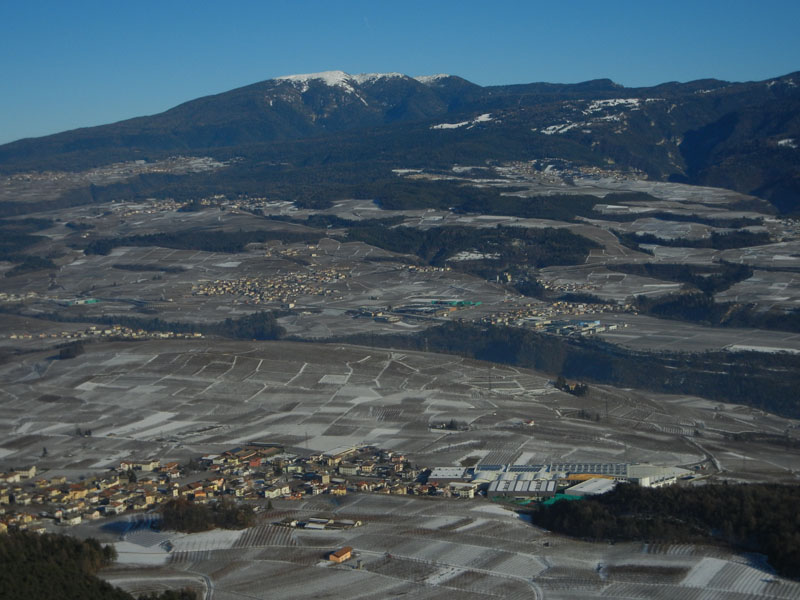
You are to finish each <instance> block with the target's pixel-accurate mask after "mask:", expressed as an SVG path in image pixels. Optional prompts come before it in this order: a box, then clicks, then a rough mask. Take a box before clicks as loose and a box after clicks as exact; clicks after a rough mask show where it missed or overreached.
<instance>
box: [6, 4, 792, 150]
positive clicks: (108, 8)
mask: <svg viewBox="0 0 800 600" xmlns="http://www.w3.org/2000/svg"><path fill="white" fill-rule="evenodd" d="M798 23H800V0H761V1H760V2H757V1H756V0H724V1H723V0H706V1H703V0H693V1H685V0H669V1H665V2H659V3H655V2H647V1H642V0H637V1H627V0H625V1H622V0H620V1H615V0H609V1H606V2H599V1H597V0H594V1H585V0H568V1H566V2H553V1H552V0H549V1H546V2H545V1H539V0H519V1H516V2H510V1H506V0H495V1H494V2H488V1H486V0H482V1H479V2H478V1H472V0H460V1H457V2H449V1H436V0H428V1H427V2H417V1H414V0H404V1H397V2H386V1H383V0H370V1H363V2H362V1H353V2H347V1H346V0H326V1H317V0H292V1H289V0H285V1H280V0H274V1H267V0H262V1H260V2H236V1H234V0H231V1H230V2H225V3H223V2H220V1H217V2H210V1H203V0H193V1H183V0H160V1H159V2H154V1H150V0H136V1H135V2H131V1H122V0H102V1H82V0H69V1H65V0H58V1H37V0H27V1H26V0H1V1H0V77H1V78H2V79H0V81H2V84H1V85H0V143H5V142H8V141H11V140H15V139H19V138H22V137H32V136H39V135H46V134H48V133H55V132H58V131H63V130H66V129H72V128H75V127H82V126H89V125H98V124H103V123H109V122H113V121H117V120H121V119H124V118H128V117H134V116H139V115H146V114H153V113H157V112H161V111H163V110H166V109H167V108H170V107H172V106H175V105H176V104H180V103H181V102H184V101H187V100H191V99H193V98H196V97H199V96H203V95H207V94H213V93H218V92H223V91H226V90H229V89H232V88H234V87H238V86H242V85H247V84H249V83H254V82H256V81H261V80H264V79H269V78H272V77H277V76H280V75H289V74H294V73H310V72H317V71H325V70H334V69H341V70H343V71H347V72H349V73H364V72H387V71H398V72H402V73H406V74H408V75H412V76H414V75H428V74H434V73H451V74H455V75H460V76H462V77H465V78H466V79H469V80H470V81H473V82H475V83H478V84H481V85H494V84H506V83H529V82H533V81H550V82H563V83H574V82H578V81H585V80H587V79H595V78H600V77H609V78H611V79H613V80H614V81H616V82H618V83H622V84H624V85H628V86H640V85H654V84H657V83H662V82H664V81H689V80H692V79H699V78H704V77H715V78H718V79H726V80H731V81H746V80H760V79H767V78H769V77H774V76H777V75H783V74H786V73H788V72H791V71H795V70H800V35H798Z"/></svg>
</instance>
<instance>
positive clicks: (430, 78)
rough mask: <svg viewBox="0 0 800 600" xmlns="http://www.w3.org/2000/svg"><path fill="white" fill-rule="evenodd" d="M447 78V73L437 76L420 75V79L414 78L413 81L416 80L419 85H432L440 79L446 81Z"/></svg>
mask: <svg viewBox="0 0 800 600" xmlns="http://www.w3.org/2000/svg"><path fill="white" fill-rule="evenodd" d="M448 77H451V76H450V75H448V74H447V73H439V74H438V75H422V76H420V77H414V79H416V80H417V81H419V82H420V83H424V84H425V85H430V84H432V83H436V82H437V81H439V80H441V79H447V78H448Z"/></svg>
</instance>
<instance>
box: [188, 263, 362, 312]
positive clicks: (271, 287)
mask: <svg viewBox="0 0 800 600" xmlns="http://www.w3.org/2000/svg"><path fill="white" fill-rule="evenodd" d="M347 276H348V273H347V272H346V271H345V270H343V269H340V268H336V267H329V268H324V269H311V270H309V271H302V272H300V271H296V272H293V273H287V274H284V275H275V276H273V277H267V278H264V277H242V278H239V279H217V280H215V281H211V282H205V283H201V284H198V285H195V286H193V287H192V294H193V295H195V296H222V295H232V296H238V297H239V298H242V299H243V301H244V302H245V303H247V304H265V303H271V302H283V303H290V302H293V301H294V299H296V298H298V297H300V296H329V295H331V294H333V290H332V289H330V288H329V287H327V286H329V285H330V284H332V283H335V282H337V281H340V280H342V279H345V278H347Z"/></svg>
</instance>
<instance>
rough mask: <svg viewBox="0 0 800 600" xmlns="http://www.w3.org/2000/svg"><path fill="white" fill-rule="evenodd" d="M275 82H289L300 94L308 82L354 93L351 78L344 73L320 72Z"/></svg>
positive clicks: (291, 76)
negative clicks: (320, 83) (319, 83)
mask: <svg viewBox="0 0 800 600" xmlns="http://www.w3.org/2000/svg"><path fill="white" fill-rule="evenodd" d="M275 80H276V81H289V82H291V83H292V84H294V85H295V86H296V87H299V88H300V90H301V91H302V92H305V91H307V90H308V85H309V82H311V81H322V82H323V83H324V84H325V85H328V86H331V87H342V88H345V89H346V90H347V91H349V92H353V91H355V90H354V89H353V85H352V83H351V81H352V77H350V75H348V74H347V73H345V72H344V71H322V72H320V73H305V74H303V75H284V76H283V77H276V78H275Z"/></svg>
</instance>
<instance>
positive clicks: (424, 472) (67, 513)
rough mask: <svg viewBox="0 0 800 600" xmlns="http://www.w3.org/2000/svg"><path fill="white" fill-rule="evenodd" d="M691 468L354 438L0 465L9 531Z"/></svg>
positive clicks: (526, 488)
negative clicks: (456, 452) (98, 467)
mask: <svg viewBox="0 0 800 600" xmlns="http://www.w3.org/2000/svg"><path fill="white" fill-rule="evenodd" d="M686 475H690V472H689V471H685V470H683V469H678V468H672V467H658V466H653V465H644V464H628V463H559V464H554V463H553V464H542V465H490V464H478V465H476V466H475V467H470V468H465V467H435V468H433V469H432V470H430V469H418V468H417V467H415V466H413V465H412V464H411V463H410V462H409V460H408V459H407V458H406V457H405V456H404V455H403V454H400V453H397V452H393V451H391V450H385V449H381V448H378V447H376V446H368V445H362V446H347V447H341V448H335V449H333V450H330V451H328V452H323V453H316V454H312V455H310V456H298V455H294V454H289V453H287V452H285V451H284V449H283V448H282V447H280V446H278V445H273V444H261V443H253V444H249V445H246V446H243V447H237V448H232V449H230V450H228V451H225V452H222V453H220V454H206V455H203V456H201V457H199V458H196V459H194V460H192V461H190V462H189V463H187V464H185V465H181V464H179V463H177V462H168V463H162V462H161V461H160V460H158V459H148V460H124V461H122V462H120V463H119V465H118V467H117V468H115V469H110V470H109V471H107V472H105V473H103V474H101V475H97V476H92V477H86V478H84V479H82V480H81V481H78V482H73V481H68V480H67V479H66V478H65V477H63V476H53V477H50V478H46V477H38V478H37V473H36V467H29V468H25V469H17V470H13V471H9V472H6V473H2V474H0V524H1V525H0V531H3V530H5V529H7V528H9V527H16V528H22V529H33V530H37V529H39V528H41V527H42V526H43V524H44V521H43V519H53V520H55V522H56V523H59V524H64V525H75V524H78V523H80V522H81V521H83V520H85V519H97V518H100V517H103V516H110V515H118V514H121V513H124V512H128V511H138V510H149V509H152V508H154V507H156V506H158V505H159V504H161V503H164V502H166V501H168V500H171V499H175V498H184V499H187V500H190V501H193V502H199V503H205V502H211V501H215V500H216V499H218V498H220V497H222V496H227V497H233V498H236V499H238V500H243V501H257V500H259V499H261V500H267V501H269V500H271V499H278V498H281V499H287V500H293V499H294V500H298V499H301V498H303V497H306V496H309V495H311V496H314V495H318V494H331V495H335V496H336V495H339V496H341V495H345V494H348V493H352V492H362V493H379V494H398V495H406V494H413V495H420V496H439V497H446V498H474V497H475V496H476V495H479V494H480V495H485V496H487V497H489V498H490V499H491V498H494V499H511V500H514V499H527V500H546V499H548V498H552V497H554V496H555V495H556V494H557V493H561V492H565V493H567V494H573V495H585V494H594V493H603V492H605V491H608V490H609V489H611V488H612V487H613V486H614V485H616V483H617V482H620V481H627V482H633V483H637V484H638V485H642V486H648V487H657V486H662V485H669V484H672V483H675V482H676V481H677V479H678V478H680V477H683V476H686Z"/></svg>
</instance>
